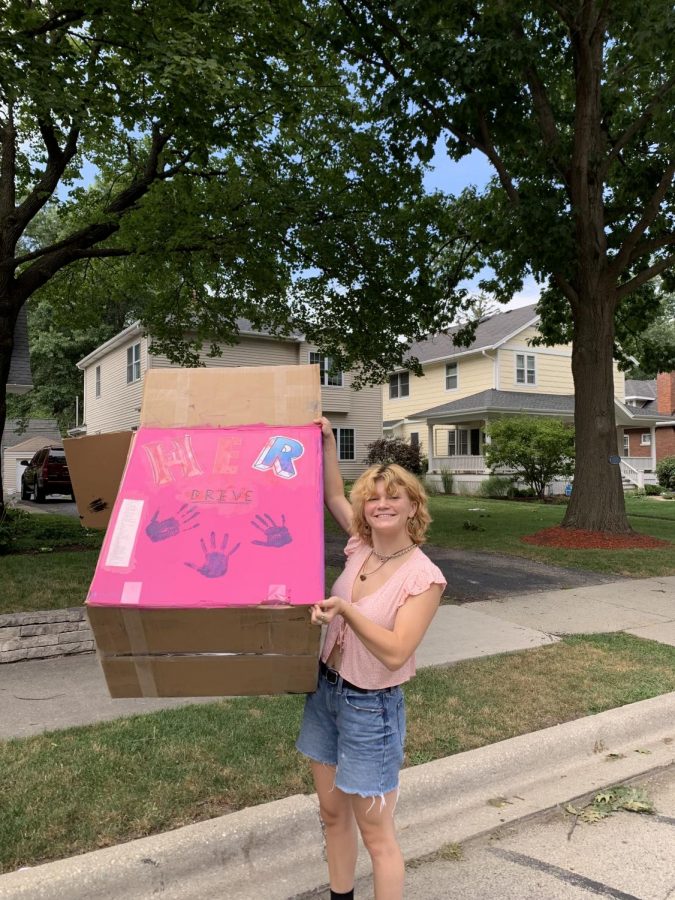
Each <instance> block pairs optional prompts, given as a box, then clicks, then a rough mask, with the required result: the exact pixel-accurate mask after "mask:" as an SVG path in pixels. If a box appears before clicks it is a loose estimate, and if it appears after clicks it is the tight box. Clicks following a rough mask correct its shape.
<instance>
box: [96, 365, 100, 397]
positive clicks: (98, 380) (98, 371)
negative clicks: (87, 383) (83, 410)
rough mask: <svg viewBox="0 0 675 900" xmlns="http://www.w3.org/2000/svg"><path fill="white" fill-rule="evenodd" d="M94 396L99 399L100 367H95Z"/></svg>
mask: <svg viewBox="0 0 675 900" xmlns="http://www.w3.org/2000/svg"><path fill="white" fill-rule="evenodd" d="M95 396H97V397H100V396H101V367H100V366H96V390H95Z"/></svg>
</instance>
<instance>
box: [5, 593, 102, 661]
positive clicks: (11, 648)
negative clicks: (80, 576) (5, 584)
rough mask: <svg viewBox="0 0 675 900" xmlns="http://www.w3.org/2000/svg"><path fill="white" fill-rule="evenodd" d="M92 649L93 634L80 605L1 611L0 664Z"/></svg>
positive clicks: (85, 651) (87, 651)
mask: <svg viewBox="0 0 675 900" xmlns="http://www.w3.org/2000/svg"><path fill="white" fill-rule="evenodd" d="M93 649H94V636H93V634H92V631H91V628H90V627H89V623H88V622H87V620H86V616H85V611H84V607H82V606H76V607H73V608H71V609H54V610H49V611H48V612H23V613H10V614H9V615H0V664H2V663H10V662H18V661H19V660H22V659H47V658H48V657H50V656H66V655H70V654H72V653H89V652H91V651H92V650H93Z"/></svg>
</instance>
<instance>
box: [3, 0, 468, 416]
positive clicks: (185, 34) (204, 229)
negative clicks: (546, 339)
mask: <svg viewBox="0 0 675 900" xmlns="http://www.w3.org/2000/svg"><path fill="white" fill-rule="evenodd" d="M317 17H319V12H318V10H317V9H315V8H314V6H313V5H312V4H305V3H303V2H302V0H264V2H258V0H255V2H254V0H215V2H212V3H208V4H204V3H202V2H201V0H152V2H149V3H145V2H143V3H141V2H137V0H111V2H109V3H106V4H103V5H102V4H100V3H97V2H93V0H76V2H74V3H68V4H63V3H59V2H56V0H54V2H52V0H0V20H1V21H2V29H1V30H0V426H1V423H3V422H4V416H5V392H4V388H5V384H6V380H7V373H8V369H9V361H10V357H11V349H12V339H13V331H14V324H15V322H16V318H17V315H18V311H19V309H20V308H21V306H22V305H23V304H24V303H25V302H26V301H27V300H28V299H29V298H31V297H34V296H36V294H37V293H38V292H45V291H48V293H49V305H50V307H51V314H52V315H53V316H55V317H56V316H59V315H61V314H62V313H63V312H65V311H70V312H71V313H75V311H77V310H79V309H80V308H81V307H80V305H79V298H81V297H82V296H84V295H85V293H86V291H87V290H89V291H90V296H89V308H90V312H91V310H94V313H93V318H94V319H95V318H96V312H95V311H96V309H97V308H98V312H99V318H100V312H101V309H102V304H103V300H104V298H103V297H100V298H99V297H98V296H97V295H96V293H95V291H96V288H97V285H98V284H100V282H101V281H105V282H107V283H108V284H111V283H114V282H116V281H117V280H119V281H120V282H122V283H124V284H127V285H128V286H130V287H131V286H132V285H133V286H134V290H133V291H131V290H130V291H128V292H127V293H129V294H131V293H133V295H134V300H133V302H132V303H131V304H130V306H129V307H128V310H127V312H128V314H129V315H130V316H132V315H133V316H137V317H139V318H140V319H141V321H142V323H143V324H144V325H145V326H146V328H147V330H148V331H149V332H150V333H152V334H153V336H154V337H155V338H156V339H157V340H158V343H159V346H160V348H162V349H164V350H167V351H169V352H170V354H171V355H172V357H173V358H177V359H181V360H183V361H187V362H189V361H190V360H191V359H194V350H195V348H196V347H197V346H198V345H199V344H201V343H202V342H203V341H204V340H209V341H212V342H213V343H214V344H215V343H218V342H228V341H232V340H234V339H236V334H237V328H236V320H237V318H238V317H240V316H243V317H246V318H248V319H249V320H251V321H252V322H253V324H254V325H258V326H260V327H265V328H267V329H269V330H270V331H271V332H272V333H286V332H289V331H292V330H301V331H303V332H304V333H305V334H306V335H307V337H308V339H309V340H312V341H315V342H317V343H319V344H320V345H321V346H322V347H323V348H325V349H326V351H327V352H329V353H330V354H331V355H332V357H333V358H334V360H335V361H336V364H337V365H340V366H341V367H343V368H347V367H354V368H356V369H357V370H358V371H359V374H360V377H361V378H363V379H369V380H371V381H372V380H374V379H375V380H377V379H378V378H382V377H383V376H384V375H386V373H387V372H388V371H389V369H390V368H391V367H392V366H394V365H396V364H398V363H399V362H400V360H401V358H402V355H403V353H404V350H405V345H404V344H402V343H401V342H400V340H399V336H400V335H401V334H406V336H408V335H409V337H410V339H414V338H415V337H416V336H417V337H419V336H421V335H422V334H424V333H426V332H428V331H429V330H432V329H435V328H438V327H443V325H445V324H447V323H448V322H449V321H450V320H451V319H452V315H453V311H454V305H453V304H454V298H453V297H452V291H451V290H450V291H448V290H447V287H448V285H447V284H446V285H442V283H441V279H440V278H439V276H438V274H437V271H436V270H435V269H434V267H433V265H432V257H433V256H434V254H438V253H440V252H442V250H443V247H444V241H445V243H447V235H448V234H449V233H452V231H453V226H452V224H451V223H452V220H453V215H454V212H453V210H452V209H451V207H450V205H449V204H445V205H439V204H437V203H435V202H432V201H431V200H430V199H429V198H428V197H427V196H426V195H425V193H424V191H423V188H422V179H421V173H420V171H419V169H418V168H417V167H416V165H414V164H411V163H409V162H408V161H407V160H405V159H401V158H397V157H395V156H394V155H393V154H392V152H391V148H390V146H389V144H388V141H387V140H386V139H385V134H384V131H383V128H382V125H381V122H380V120H379V117H378V116H377V115H373V111H372V110H371V109H369V107H368V104H367V102H365V101H364V100H363V99H362V98H360V97H359V96H358V94H357V92H356V91H355V89H354V83H353V82H354V76H353V73H351V72H350V71H349V69H348V68H347V67H345V66H344V61H343V59H342V57H341V56H340V54H339V53H338V52H337V51H336V50H335V49H334V48H332V47H331V46H330V44H329V43H327V42H322V41H320V40H317ZM92 175H93V176H94V177H92ZM73 272H74V273H75V275H71V274H66V273H73ZM59 278H62V279H63V280H62V281H61V283H60V284H59V285H58V286H56V287H55V284H56V279H59ZM76 284H77V285H78V286H79V288H80V290H79V291H75V290H69V289H68V285H70V286H71V287H72V286H73V285H76ZM383 308H386V310H387V314H386V316H384V315H382V311H383ZM89 318H92V315H91V314H89ZM364 322H366V323H370V322H377V327H375V328H372V329H371V330H367V329H364V327H363V323H364ZM191 354H192V355H191Z"/></svg>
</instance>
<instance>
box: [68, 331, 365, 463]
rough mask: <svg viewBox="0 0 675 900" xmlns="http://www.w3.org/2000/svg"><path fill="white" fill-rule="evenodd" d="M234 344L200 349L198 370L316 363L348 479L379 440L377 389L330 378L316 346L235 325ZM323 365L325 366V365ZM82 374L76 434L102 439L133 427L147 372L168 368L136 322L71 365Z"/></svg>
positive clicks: (349, 379) (168, 363)
mask: <svg viewBox="0 0 675 900" xmlns="http://www.w3.org/2000/svg"><path fill="white" fill-rule="evenodd" d="M238 325H239V329H240V337H239V342H238V343H237V344H235V345H234V346H231V347H228V346H223V348H222V349H223V352H222V356H218V357H210V356H209V355H208V351H209V346H208V345H205V346H204V347H203V348H202V352H201V353H200V355H199V361H200V364H201V365H204V366H206V367H219V366H289V365H308V364H311V363H314V364H319V365H320V368H321V381H322V388H321V399H322V408H323V412H324V415H326V416H328V418H330V420H331V422H332V424H333V426H334V428H335V429H336V437H337V441H338V453H339V456H340V468H341V470H342V474H343V476H344V477H345V478H349V479H351V478H354V477H355V476H356V475H358V474H359V473H360V472H361V471H362V470H363V468H364V460H365V457H366V453H367V445H368V444H369V443H371V442H372V441H375V440H377V439H378V438H381V437H382V390H381V388H380V387H379V386H376V387H371V388H364V389H362V390H360V391H354V390H352V387H351V385H352V376H351V374H350V373H349V372H344V373H343V372H337V373H334V372H332V370H331V367H330V360H328V361H326V360H325V358H322V357H321V356H320V354H319V353H318V352H317V349H316V347H314V346H312V345H310V344H308V343H307V342H306V341H304V340H302V338H300V337H287V338H276V337H271V336H269V335H265V334H260V333H259V332H255V331H253V329H252V328H251V327H250V325H249V324H248V323H247V322H246V321H245V320H241V319H240V320H239V321H238ZM326 363H327V364H326ZM77 365H78V368H80V369H81V370H82V372H83V375H84V425H83V427H82V428H81V429H79V431H78V433H80V434H82V433H86V434H104V433H106V432H110V431H124V430H127V429H135V428H137V427H138V423H139V419H140V409H141V400H142V394H143V380H144V376H145V373H146V371H147V370H148V369H152V368H166V367H173V366H174V365H175V364H174V363H172V362H171V361H170V360H169V359H168V358H167V357H166V356H165V355H163V354H161V353H159V352H154V351H153V345H152V338H151V337H149V336H147V335H145V334H144V333H143V331H142V329H141V327H140V325H139V324H138V323H137V322H136V323H134V324H133V325H130V326H129V327H128V328H126V329H125V330H124V331H121V332H120V333H119V334H117V335H115V337H113V338H111V339H110V340H109V341H107V342H106V343H105V344H102V345H101V346H100V347H97V348H96V350H94V351H93V352H92V353H90V354H89V355H88V356H86V357H85V358H84V359H82V360H80V362H79V363H78V364H77Z"/></svg>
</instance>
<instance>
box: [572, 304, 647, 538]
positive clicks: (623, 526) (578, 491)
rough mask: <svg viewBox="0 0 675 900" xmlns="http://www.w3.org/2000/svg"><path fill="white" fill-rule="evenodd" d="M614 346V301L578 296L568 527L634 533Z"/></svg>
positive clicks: (573, 354)
mask: <svg viewBox="0 0 675 900" xmlns="http://www.w3.org/2000/svg"><path fill="white" fill-rule="evenodd" d="M613 343H614V302H613V298H611V297H609V296H605V297H603V296H597V295H596V296H595V297H588V298H585V297H580V302H579V304H578V307H577V309H576V310H575V312H574V344H573V349H572V374H573V376H574V425H575V432H576V465H575V470H574V489H573V491H572V496H571V498H570V503H569V506H568V507H567V513H566V515H565V518H564V520H563V523H562V524H563V526H564V527H566V528H583V529H587V530H589V531H612V532H615V533H626V532H628V533H630V532H631V531H632V529H631V527H630V525H629V524H628V519H627V517H626V509H625V504H624V494H623V485H622V483H621V470H620V467H619V465H618V464H617V460H618V453H617V435H616V417H615V413H614V371H613V354H612V350H613ZM610 460H614V461H610Z"/></svg>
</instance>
